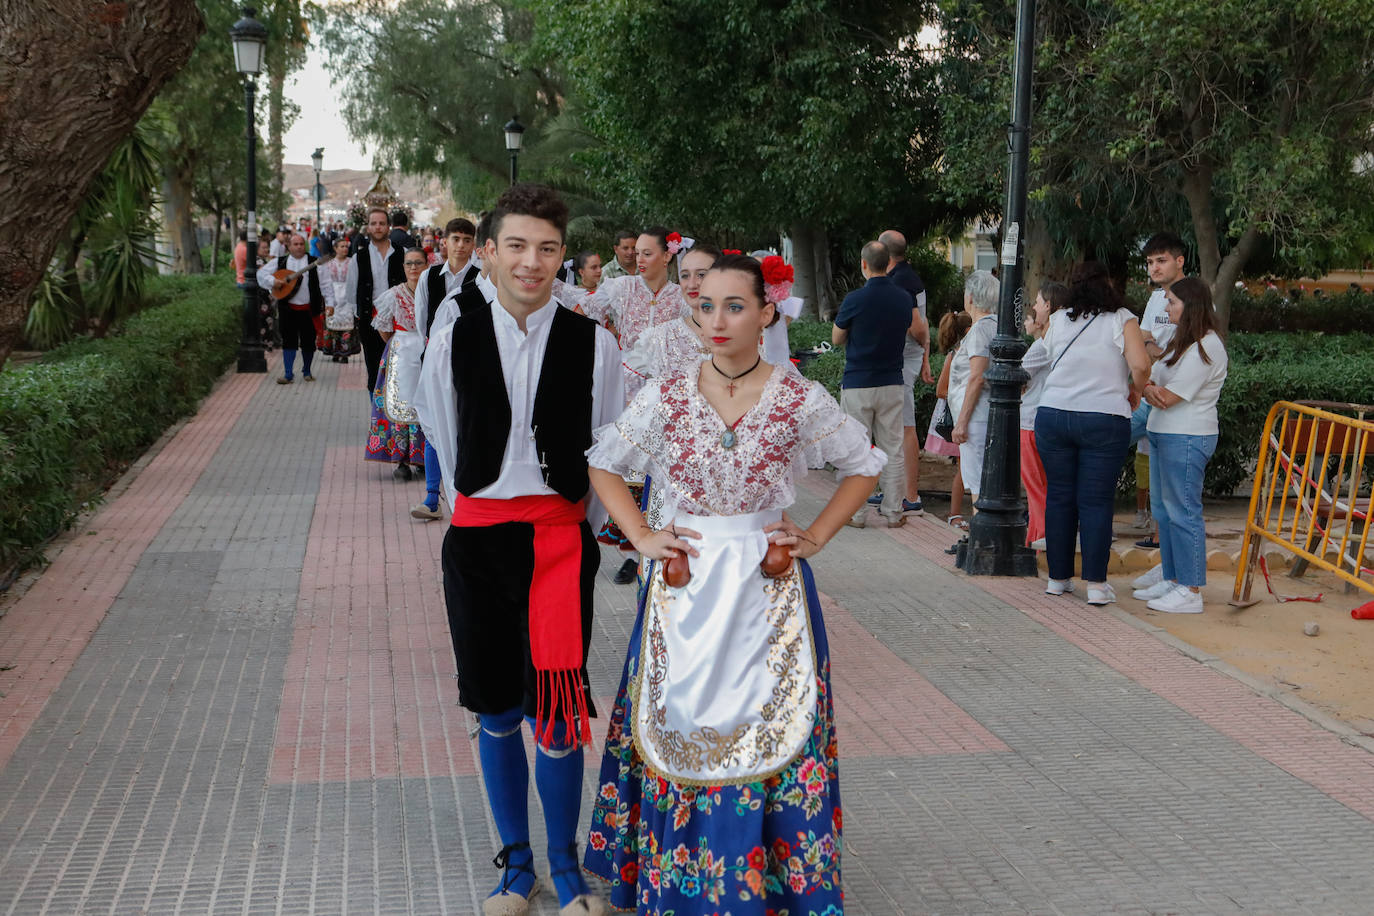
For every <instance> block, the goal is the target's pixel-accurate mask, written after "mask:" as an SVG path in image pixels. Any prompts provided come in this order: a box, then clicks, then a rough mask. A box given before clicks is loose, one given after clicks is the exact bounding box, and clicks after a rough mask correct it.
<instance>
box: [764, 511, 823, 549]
mask: <svg viewBox="0 0 1374 916" xmlns="http://www.w3.org/2000/svg"><path fill="white" fill-rule="evenodd" d="M763 531H764V533H765V534H767V535H768V542H769V543H770V544H782V545H783V546H784V547H790V548H792V549H791V550H789V551H788V554H789V555H790V556H793V557H796V558H797V559H799V560H805V559H806V558H807V557H814V556H815V555H816V554H818V553H820V552H821V545H820V544H819V543H818V542H817V540H816V537H815V535H813V534H812V533H811V532H810V531H809V530H807V529H806V528H803V527H802V526H801V525H798V524H797V523H796V522H794V521H792V520H791V519H790V518H788V517H787V516H785V515H784V516H783V519H782V521H780V522H773V524H771V525H766V526H764V529H763Z"/></svg>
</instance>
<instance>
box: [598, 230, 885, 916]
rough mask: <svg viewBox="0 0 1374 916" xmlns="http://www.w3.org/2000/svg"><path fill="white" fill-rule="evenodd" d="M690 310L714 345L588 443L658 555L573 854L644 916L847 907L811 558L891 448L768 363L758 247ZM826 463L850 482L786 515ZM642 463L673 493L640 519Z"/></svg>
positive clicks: (609, 497) (648, 551)
mask: <svg viewBox="0 0 1374 916" xmlns="http://www.w3.org/2000/svg"><path fill="white" fill-rule="evenodd" d="M700 314H701V321H702V325H703V326H704V327H705V329H706V331H707V332H708V335H709V339H710V345H711V357H710V358H709V359H707V360H705V361H701V362H698V363H696V364H695V365H694V366H691V367H689V368H688V369H686V370H685V371H684V372H682V373H680V374H675V375H673V376H670V377H667V378H663V379H655V380H653V381H651V382H650V383H649V384H647V385H646V386H645V387H644V389H643V390H642V391H641V392H640V393H639V395H638V396H636V398H635V399H634V400H633V401H632V402H631V404H630V406H629V407H628V408H626V410H625V413H624V414H622V415H621V416H620V418H619V419H618V420H616V422H615V423H614V424H613V425H610V426H607V427H605V428H602V429H600V430H598V431H597V435H596V443H595V445H593V447H592V448H591V450H590V451H589V452H588V453H587V456H588V464H589V466H590V475H591V479H592V485H593V487H594V488H595V489H596V491H597V494H598V495H599V496H600V497H601V499H602V501H603V502H604V503H605V505H606V507H607V509H608V510H609V511H610V512H611V514H612V516H613V517H615V518H616V519H617V521H618V522H619V523H620V524H621V526H622V527H623V529H624V530H625V531H626V532H628V533H629V536H630V538H631V540H632V541H633V542H634V544H635V546H636V547H637V548H638V549H640V550H641V551H642V552H643V553H644V556H645V557H646V558H648V559H649V560H651V561H653V562H652V563H651V564H650V565H649V571H648V573H647V577H648V579H649V586H648V588H647V590H646V594H645V596H644V597H643V598H641V602H640V606H639V617H638V619H637V622H636V624H635V627H634V630H633V632H632V634H631V638H630V647H629V652H628V655H627V659H626V664H625V673H624V676H623V678H622V681H621V686H620V691H619V694H618V696H617V699H616V705H615V708H614V710H613V711H612V715H611V725H610V731H609V734H608V735H607V739H606V750H605V754H604V756H603V760H602V768H601V785H600V788H599V790H598V793H597V803H596V807H595V809H594V810H593V813H592V824H591V833H590V835H589V838H588V849H587V853H586V856H585V858H584V862H583V864H584V865H585V866H586V867H587V869H588V870H590V871H591V872H593V873H594V874H597V875H599V876H601V877H602V878H604V879H606V880H607V881H608V882H610V884H611V902H612V904H613V905H614V906H616V907H619V908H635V907H638V908H639V910H640V912H667V911H675V912H677V913H679V914H687V913H703V912H711V911H714V910H718V909H723V908H725V907H728V908H729V910H730V912H732V913H735V914H746V913H747V914H757V916H763V914H764V913H765V912H768V911H778V912H782V911H787V912H792V913H799V912H800V913H805V912H822V911H826V912H828V910H826V907H827V905H832V904H833V906H834V907H835V911H836V912H839V911H842V908H843V903H842V892H841V885H840V825H841V817H840V808H839V783H838V776H837V771H836V766H837V758H838V755H837V750H836V743H835V731H834V714H833V700H832V697H831V693H830V677H829V664H830V662H829V653H828V649H827V645H826V639H825V628H824V624H823V621H822V619H821V615H820V605H819V601H818V600H817V596H816V592H815V586H814V583H813V581H812V578H811V573H810V569H809V568H808V567H807V565H806V563H805V562H804V560H805V558H807V557H810V556H813V555H814V554H815V553H817V552H818V551H819V550H820V549H821V548H822V547H824V546H825V544H826V543H827V542H828V541H829V540H830V538H831V537H833V536H834V535H835V533H836V532H837V531H839V530H840V528H841V526H842V525H843V524H844V521H845V519H847V518H849V517H850V515H851V514H852V513H853V512H854V511H855V510H856V509H858V508H859V506H861V505H862V504H863V501H864V499H865V498H866V497H867V495H868V494H869V492H871V491H872V488H873V484H874V482H875V481H876V479H877V475H878V472H879V470H880V469H881V468H882V466H883V464H884V463H885V462H886V460H887V458H886V456H885V455H884V454H883V453H882V452H881V451H879V450H877V449H874V448H872V447H871V446H870V445H869V437H868V433H867V431H866V430H865V429H864V428H863V426H862V425H861V424H859V423H858V422H857V421H856V420H854V419H853V418H852V417H849V416H848V415H847V414H845V413H844V412H843V411H842V410H841V409H840V407H839V405H838V404H837V403H836V402H835V400H834V399H833V398H832V397H830V395H829V394H827V393H826V391H825V389H824V388H823V387H822V386H820V385H818V384H816V383H814V382H809V381H807V380H805V379H803V378H801V377H800V376H798V375H794V374H791V373H788V372H787V371H786V370H784V369H783V368H782V367H780V366H778V367H775V366H771V365H769V364H768V363H765V362H764V361H763V360H762V358H761V356H760V354H759V348H758V340H759V335H760V333H761V332H762V331H763V329H764V328H765V327H767V326H768V325H769V324H770V323H771V322H772V321H773V320H775V318H776V309H775V306H774V305H773V303H771V302H768V301H766V300H765V296H764V283H763V272H762V270H761V268H760V267H759V265H758V263H757V262H756V261H754V260H753V259H752V258H748V257H743V256H740V255H726V256H724V257H722V258H721V259H719V260H718V261H717V262H716V264H715V266H714V267H712V268H711V270H710V272H708V273H707V275H706V278H705V280H704V281H703V283H702V287H701V306H700ZM826 462H829V463H830V464H832V465H834V466H835V467H836V468H837V469H838V472H839V475H840V476H841V478H842V481H841V483H840V486H839V488H838V489H837V490H836V492H835V494H834V495H833V496H832V497H831V499H830V501H829V502H828V503H827V504H826V506H825V508H824V509H823V510H822V511H821V513H820V515H819V516H818V517H817V518H816V520H815V521H814V522H812V524H811V525H810V527H808V528H803V527H801V526H800V525H798V524H797V523H796V522H794V521H792V520H791V519H789V518H788V517H787V516H786V515H785V510H787V509H788V508H789V507H790V506H791V505H792V504H793V502H794V501H795V499H796V481H797V478H799V477H800V476H802V475H804V474H805V473H806V469H807V468H808V467H818V466H821V465H823V464H825V463H826ZM632 473H637V474H649V475H651V476H652V478H653V482H654V486H655V488H661V489H662V492H663V493H664V498H665V502H666V503H667V506H668V509H667V513H668V521H667V523H666V524H664V526H663V527H662V528H659V529H653V528H651V527H650V526H649V525H647V524H645V523H644V520H643V518H642V517H641V516H640V514H639V511H638V507H637V505H636V504H635V501H634V499H633V498H632V497H631V495H630V492H629V490H628V488H627V487H626V485H625V483H624V481H623V477H625V476H626V475H628V474H632ZM717 863H719V864H723V865H724V866H725V867H724V868H723V869H719V868H716V867H715V866H716V864H717Z"/></svg>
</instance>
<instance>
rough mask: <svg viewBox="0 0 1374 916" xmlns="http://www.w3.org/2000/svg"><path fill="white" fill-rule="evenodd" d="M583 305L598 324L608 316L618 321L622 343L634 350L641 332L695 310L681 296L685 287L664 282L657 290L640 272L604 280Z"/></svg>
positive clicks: (616, 322) (613, 320) (622, 345)
mask: <svg viewBox="0 0 1374 916" xmlns="http://www.w3.org/2000/svg"><path fill="white" fill-rule="evenodd" d="M580 304H581V306H582V311H583V312H585V313H586V314H587V315H588V316H590V317H591V318H593V319H595V320H596V322H597V323H598V324H600V325H603V326H604V325H605V324H606V321H607V319H610V320H611V321H612V322H613V323H614V324H615V329H616V331H618V332H619V334H620V346H621V348H622V349H625V350H630V349H632V348H633V347H634V345H635V341H637V340H639V335H640V334H643V333H644V332H645V331H647V330H648V329H649V328H651V327H653V326H654V325H657V324H664V323H665V322H669V321H672V320H673V319H674V318H683V317H686V316H687V315H690V314H691V313H692V309H691V307H690V306H688V305H687V300H686V299H685V298H684V297H683V295H682V287H680V286H678V285H677V284H676V283H665V284H663V286H662V288H660V289H659V291H658V292H654V291H653V290H651V289H649V284H647V283H645V282H644V278H643V277H642V276H641V275H639V274H635V275H633V276H626V277H613V278H611V279H610V280H606V281H604V282H603V283H602V284H601V285H600V286H599V287H597V290H596V292H595V293H593V294H592V295H590V296H588V297H586V298H585V299H583V300H582V302H581V303H580Z"/></svg>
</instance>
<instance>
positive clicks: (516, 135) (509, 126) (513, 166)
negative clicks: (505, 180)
mask: <svg viewBox="0 0 1374 916" xmlns="http://www.w3.org/2000/svg"><path fill="white" fill-rule="evenodd" d="M505 131H506V152H508V153H510V183H511V184H515V182H516V181H517V180H518V178H517V176H518V175H519V166H518V164H517V162H518V160H519V159H520V144H521V143H523V142H524V139H525V125H523V124H521V123H520V121H519V116H518V115H517V116H516V117H513V118H511V119H510V120H509V121H507V122H506V127H505Z"/></svg>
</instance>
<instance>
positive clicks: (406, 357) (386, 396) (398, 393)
mask: <svg viewBox="0 0 1374 916" xmlns="http://www.w3.org/2000/svg"><path fill="white" fill-rule="evenodd" d="M424 352H425V339H424V338H423V337H421V336H420V334H419V332H418V331H397V332H396V333H395V334H392V335H391V340H390V341H388V343H387V350H386V381H385V385H386V387H385V390H384V391H383V392H382V394H383V409H384V410H385V411H386V415H387V416H388V417H390V418H391V419H392V420H394V421H396V422H397V423H417V422H419V417H418V416H417V415H416V413H415V408H414V407H412V406H411V403H412V402H413V401H414V400H415V389H416V388H417V387H418V386H419V384H420V357H421V356H422V355H424Z"/></svg>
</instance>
